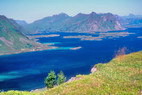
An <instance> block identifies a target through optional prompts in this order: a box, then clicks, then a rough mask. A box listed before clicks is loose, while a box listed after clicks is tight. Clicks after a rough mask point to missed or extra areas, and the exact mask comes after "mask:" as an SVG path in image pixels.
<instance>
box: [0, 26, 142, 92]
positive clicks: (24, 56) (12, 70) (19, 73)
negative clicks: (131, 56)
mask: <svg viewBox="0 0 142 95" xmlns="http://www.w3.org/2000/svg"><path fill="white" fill-rule="evenodd" d="M126 31H127V32H130V33H135V34H132V35H129V36H127V37H120V38H113V39H107V38H106V39H103V40H102V41H80V40H79V39H73V38H72V39H64V38H63V36H67V35H68V36H70V35H91V34H81V33H48V34H60V35H61V36H60V37H51V38H40V39H39V42H41V43H45V44H47V43H52V44H54V45H55V46H58V47H62V49H60V50H46V51H38V52H28V53H21V54H14V55H5V56H0V90H33V89H37V88H42V87H44V86H45V85H44V79H45V77H46V76H47V74H48V72H49V71H51V70H54V71H55V72H57V73H58V72H59V71H60V70H62V71H63V72H64V73H65V75H66V76H67V78H68V79H69V78H70V77H73V76H75V75H77V74H88V73H90V69H91V68H92V67H93V66H94V65H95V64H97V63H106V62H109V61H110V60H111V59H112V58H114V56H115V54H116V51H118V50H119V49H120V48H123V47H126V48H127V53H131V52H136V51H140V50H142V38H137V37H138V36H142V28H135V29H127V30H126ZM117 32H118V31H117ZM77 46H81V47H82V48H81V49H79V50H70V49H69V48H70V47H77Z"/></svg>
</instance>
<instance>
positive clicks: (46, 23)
mask: <svg viewBox="0 0 142 95" xmlns="http://www.w3.org/2000/svg"><path fill="white" fill-rule="evenodd" d="M24 27H25V28H26V29H28V30H30V31H32V33H35V32H43V31H46V32H47V31H48V32H87V33H90V32H100V31H113V30H122V29H124V28H123V27H122V25H121V23H120V21H119V16H117V15H114V14H111V13H104V14H97V13H95V12H92V13H90V14H82V13H79V14H77V15H76V16H73V17H71V16H68V15H67V14H65V13H61V14H58V15H53V16H50V17H45V18H43V19H40V20H37V21H35V22H33V23H31V24H28V25H26V26H24Z"/></svg>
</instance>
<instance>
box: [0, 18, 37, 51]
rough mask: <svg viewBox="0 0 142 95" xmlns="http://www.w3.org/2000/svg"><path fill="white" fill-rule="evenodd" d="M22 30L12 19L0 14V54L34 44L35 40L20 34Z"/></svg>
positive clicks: (30, 46)
mask: <svg viewBox="0 0 142 95" xmlns="http://www.w3.org/2000/svg"><path fill="white" fill-rule="evenodd" d="M23 31H24V30H23V28H22V27H20V26H19V25H18V24H17V23H16V22H15V21H14V20H12V19H8V18H6V17H5V16H1V15H0V54H5V53H10V52H11V53H12V52H17V51H19V50H21V49H25V48H32V47H34V46H36V43H35V42H33V41H31V40H29V39H28V38H27V37H26V36H25V35H23V34H22V32H23Z"/></svg>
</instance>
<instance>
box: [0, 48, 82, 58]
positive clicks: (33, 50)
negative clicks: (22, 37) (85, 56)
mask: <svg viewBox="0 0 142 95" xmlns="http://www.w3.org/2000/svg"><path fill="white" fill-rule="evenodd" d="M60 48H62V47H56V46H47V47H44V48H41V47H40V48H39V47H37V48H31V49H22V50H19V51H15V52H14V51H13V52H9V53H3V54H0V56H6V55H13V54H21V53H28V52H38V51H44V50H56V49H57V50H58V49H59V50H60ZM81 48H82V47H81V46H78V47H73V48H69V49H68V50H78V49H81Z"/></svg>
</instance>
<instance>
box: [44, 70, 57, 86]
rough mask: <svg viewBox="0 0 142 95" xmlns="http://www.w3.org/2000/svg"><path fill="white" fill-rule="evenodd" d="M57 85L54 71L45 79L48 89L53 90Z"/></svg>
mask: <svg viewBox="0 0 142 95" xmlns="http://www.w3.org/2000/svg"><path fill="white" fill-rule="evenodd" d="M55 84H56V75H55V72H54V71H50V73H48V76H47V77H46V78H45V85H46V87H47V88H53V87H54V85H55Z"/></svg>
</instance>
